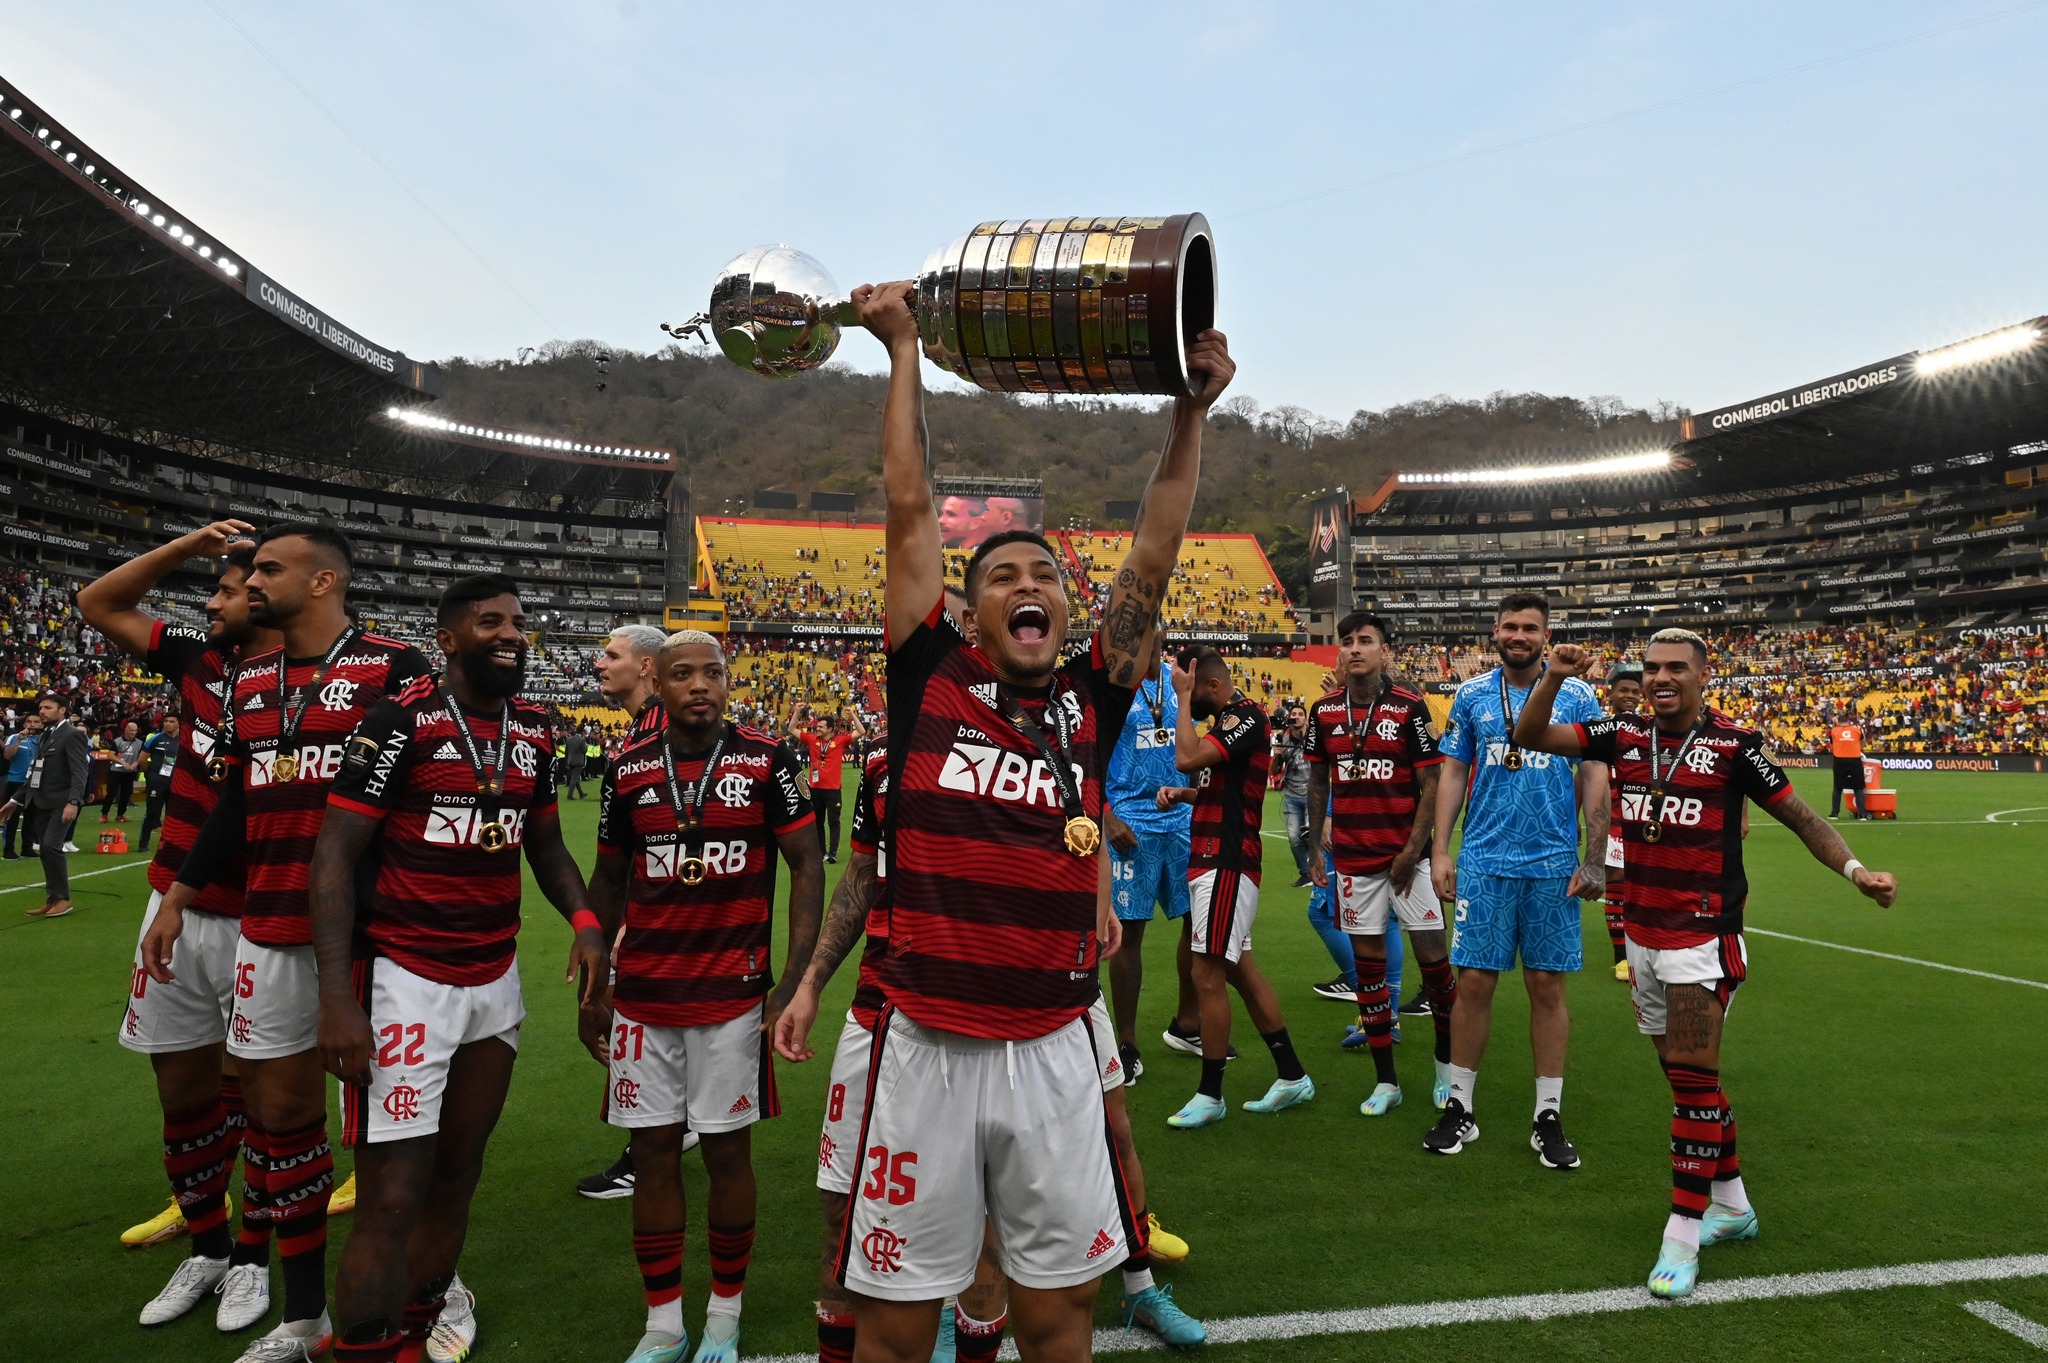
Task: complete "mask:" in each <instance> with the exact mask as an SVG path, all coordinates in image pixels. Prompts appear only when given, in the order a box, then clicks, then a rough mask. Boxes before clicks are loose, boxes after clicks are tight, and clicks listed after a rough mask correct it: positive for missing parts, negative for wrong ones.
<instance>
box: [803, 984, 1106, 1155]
mask: <svg viewBox="0 0 2048 1363" xmlns="http://www.w3.org/2000/svg"><path fill="white" fill-rule="evenodd" d="M1088 1030H1089V1032H1090V1033H1091V1034H1092V1036H1093V1037H1094V1040H1095V1068H1096V1069H1097V1070H1098V1071H1100V1073H1101V1075H1102V1091H1103V1092H1104V1093H1113V1092H1115V1091H1116V1090H1117V1089H1120V1088H1122V1087H1123V1086H1124V1063H1123V1058H1122V1057H1121V1056H1119V1055H1118V1054H1117V1046H1116V1029H1115V1028H1113V1027H1111V1026H1110V1025H1109V1004H1108V1002H1107V1001H1105V1000H1104V999H1102V998H1101V997H1099V996H1098V997H1097V998H1096V1000H1095V1002H1094V1003H1092V1004H1090V1005H1089V1006H1088ZM874 1048H875V1034H874V1033H873V1032H870V1031H869V1030H868V1029H867V1028H865V1027H863V1026H861V1025H860V1023H858V1022H856V1021H855V1020H854V1016H853V1014H852V1013H848V1014H847V1015H846V1026H845V1027H843V1028H841V1029H840V1032H839V1049H837V1050H836V1051H834V1052H833V1053H832V1087H831V1088H830V1089H828V1090H827V1091H826V1093H825V1129H824V1130H823V1131H821V1132H819V1133H818V1186H819V1187H820V1188H823V1189H824V1190H825V1191H826V1192H828V1193H846V1192H850V1191H851V1190H852V1188H853V1172H854V1170H855V1169H856V1168H858V1167H859V1165H860V1159H859V1151H858V1148H857V1145H856V1143H857V1142H858V1141H859V1139H860V1124H861V1119H862V1118H863V1117H865V1116H866V1115H867V1100H868V1062H869V1061H870V1060H871V1059H872V1058H873V1056H874Z"/></svg>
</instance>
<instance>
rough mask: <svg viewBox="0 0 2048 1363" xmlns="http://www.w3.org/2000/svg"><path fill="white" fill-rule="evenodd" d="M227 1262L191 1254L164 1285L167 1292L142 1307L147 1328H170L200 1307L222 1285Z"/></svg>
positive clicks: (159, 1294) (164, 1291)
mask: <svg viewBox="0 0 2048 1363" xmlns="http://www.w3.org/2000/svg"><path fill="white" fill-rule="evenodd" d="M227 1271H228V1261H227V1260H225V1259H208V1258H206V1257H205V1256H203V1255H198V1254H195V1255H192V1256H190V1257H189V1258H187V1259H186V1260H185V1262H184V1263H182V1264H179V1265H178V1271H177V1272H176V1273H173V1274H172V1275H171V1280H170V1281H169V1282H167V1283H165V1284H164V1290H163V1291H161V1292H159V1293H157V1294H156V1295H155V1296H154V1297H152V1298H150V1300H149V1304H148V1305H147V1306H145V1307H143V1308H142V1323H143V1324H144V1325H168V1324H170V1323H171V1322H172V1321H174V1320H176V1319H177V1318H178V1317H179V1316H182V1315H184V1314H185V1313H186V1312H187V1311H190V1310H191V1309H192V1308H193V1307H195V1306H197V1305H199V1302H200V1299H201V1298H203V1297H205V1296H206V1295H208V1294H209V1293H211V1292H212V1291H213V1290H214V1288H216V1287H218V1286H219V1285H220V1280H221V1279H222V1278H223V1277H225V1276H227Z"/></svg>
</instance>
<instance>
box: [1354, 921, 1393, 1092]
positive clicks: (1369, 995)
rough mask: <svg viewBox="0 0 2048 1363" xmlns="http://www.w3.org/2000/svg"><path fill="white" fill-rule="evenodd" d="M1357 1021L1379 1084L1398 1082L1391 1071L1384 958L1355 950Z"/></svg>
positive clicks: (1389, 1002) (1390, 1017) (1390, 1013)
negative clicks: (1363, 1033) (1356, 965)
mask: <svg viewBox="0 0 2048 1363" xmlns="http://www.w3.org/2000/svg"><path fill="white" fill-rule="evenodd" d="M1358 1024H1359V1027H1360V1028H1361V1029H1362V1030H1363V1031H1364V1032H1365V1044H1366V1045H1368V1046H1370V1047H1371V1048H1372V1065H1373V1069H1375V1070H1376V1071H1378V1072H1379V1081H1380V1082H1381V1083H1382V1084H1397V1083H1399V1082H1400V1080H1399V1079H1398V1078H1397V1077H1396V1076H1395V1074H1394V1000H1393V997H1392V996H1391V995H1390V994H1388V993H1387V959H1386V957H1384V956H1382V957H1379V958H1378V959H1377V960H1375V959H1374V958H1373V957H1371V956H1367V955H1365V954H1364V953H1363V952H1360V953H1358Z"/></svg>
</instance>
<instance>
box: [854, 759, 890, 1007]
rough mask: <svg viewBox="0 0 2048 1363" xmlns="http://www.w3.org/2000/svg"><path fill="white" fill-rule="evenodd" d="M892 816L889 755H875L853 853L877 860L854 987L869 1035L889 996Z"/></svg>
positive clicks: (860, 795)
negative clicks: (885, 978) (885, 968)
mask: <svg viewBox="0 0 2048 1363" xmlns="http://www.w3.org/2000/svg"><path fill="white" fill-rule="evenodd" d="M888 813H889V755H888V754H887V753H886V752H878V753H875V754H874V755H873V756H872V757H870V758H868V760H867V762H866V764H865V765H864V766H862V768H861V773H860V788H859V790H858V791H856V792H855V794H854V797H853V829H852V831H851V832H850V833H848V835H847V840H848V841H849V842H850V843H852V845H853V850H854V851H856V852H859V853H862V854H864V855H866V856H871V857H873V858H874V859H875V902H874V903H872V904H870V905H869V906H868V922H867V941H866V942H865V943H864V944H863V945H862V946H861V952H860V980H859V982H858V983H856V984H855V985H854V987H853V1004H852V1011H853V1019H854V1021H855V1022H858V1023H859V1024H860V1025H861V1026H863V1027H865V1028H867V1029H868V1030H869V1031H871V1032H872V1031H873V1030H874V1029H875V1020H876V1019H877V1018H878V1017H880V1016H881V1012H882V1005H883V1004H884V1003H886V1002H888V996H887V995H886V994H884V993H883V992H882V962H883V961H884V960H886V959H887V958H888V955H889V886H888V881H889V845H888V839H886V838H885V837H883V835H882V821H883V820H884V819H885V818H887V817H888Z"/></svg>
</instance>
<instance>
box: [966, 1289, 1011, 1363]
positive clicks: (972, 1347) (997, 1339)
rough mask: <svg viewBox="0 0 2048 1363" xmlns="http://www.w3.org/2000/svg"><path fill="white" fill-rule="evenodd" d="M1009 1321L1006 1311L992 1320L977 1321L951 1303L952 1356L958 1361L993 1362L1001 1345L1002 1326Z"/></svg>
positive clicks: (1000, 1349) (970, 1362)
mask: <svg viewBox="0 0 2048 1363" xmlns="http://www.w3.org/2000/svg"><path fill="white" fill-rule="evenodd" d="M1009 1323H1010V1313H1009V1312H1007V1311H1005V1312H1004V1313H1003V1314H1002V1315H1000V1316H997V1317H996V1318H995V1319H994V1320H992V1321H979V1320H976V1319H974V1318H973V1317H972V1316H970V1315H968V1314H967V1313H966V1312H965V1311H962V1310H961V1309H960V1304H959V1303H958V1302H955V1303H953V1357H954V1358H955V1359H957V1360H958V1361H959V1363H995V1357H996V1355H997V1354H998V1353H1000V1352H1001V1351H1002V1347H1003V1327H1004V1326H1006V1325H1008V1324H1009Z"/></svg>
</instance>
